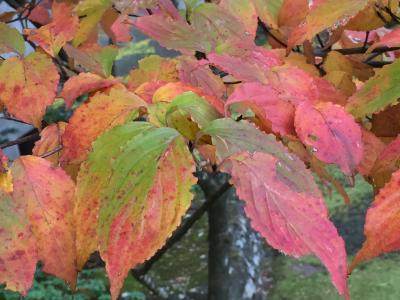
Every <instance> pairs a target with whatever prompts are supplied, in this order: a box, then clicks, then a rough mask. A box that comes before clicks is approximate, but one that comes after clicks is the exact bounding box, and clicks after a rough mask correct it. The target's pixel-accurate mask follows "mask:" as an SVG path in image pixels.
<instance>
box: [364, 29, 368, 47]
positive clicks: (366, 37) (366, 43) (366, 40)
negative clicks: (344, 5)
mask: <svg viewBox="0 0 400 300" xmlns="http://www.w3.org/2000/svg"><path fill="white" fill-rule="evenodd" d="M368 39H369V31H367V33H366V34H365V40H364V45H363V48H365V49H366V48H367V47H368Z"/></svg>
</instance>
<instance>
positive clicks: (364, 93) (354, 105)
mask: <svg viewBox="0 0 400 300" xmlns="http://www.w3.org/2000/svg"><path fill="white" fill-rule="evenodd" d="M399 82H400V59H397V60H396V61H394V62H393V63H392V64H390V65H387V66H385V67H383V68H382V69H380V70H377V71H376V73H375V76H373V77H372V78H370V79H369V80H368V81H367V82H365V83H364V85H363V86H362V88H361V89H360V90H358V91H357V92H356V93H355V94H354V95H353V96H351V97H350V99H349V103H348V104H347V107H346V109H347V111H349V112H350V113H351V114H352V115H353V116H354V117H356V118H362V117H365V116H367V115H371V114H374V113H377V112H380V111H382V110H384V109H385V108H386V107H388V106H389V105H393V104H396V103H397V99H398V98H399V97H400V85H399Z"/></svg>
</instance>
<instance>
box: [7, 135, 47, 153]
mask: <svg viewBox="0 0 400 300" xmlns="http://www.w3.org/2000/svg"><path fill="white" fill-rule="evenodd" d="M38 139H39V133H33V134H30V135H27V136H24V137H22V138H19V139H16V140H14V141H9V142H5V143H2V144H0V149H4V148H7V147H11V146H14V145H19V144H23V143H26V142H30V141H36V140H38Z"/></svg>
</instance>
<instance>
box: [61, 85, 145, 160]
mask: <svg viewBox="0 0 400 300" xmlns="http://www.w3.org/2000/svg"><path fill="white" fill-rule="evenodd" d="M145 106H146V103H145V102H144V101H143V100H142V99H140V98H139V97H137V96H136V95H135V94H133V93H130V92H128V91H124V90H119V89H115V88H114V89H111V91H110V93H109V94H104V93H97V94H95V95H94V96H93V97H91V98H90V99H89V101H88V102H86V103H84V104H83V105H81V106H79V107H78V108H77V110H76V111H75V112H74V114H73V115H72V117H71V118H70V120H69V123H68V125H67V127H66V128H65V132H64V135H63V136H62V142H63V145H64V153H63V155H62V157H61V161H62V162H63V163H69V164H71V163H73V164H77V163H80V162H82V161H83V160H85V159H86V156H87V153H88V151H89V150H90V148H91V145H92V142H94V140H95V139H96V138H97V137H98V136H99V135H100V134H101V133H102V132H104V131H105V130H107V129H109V128H111V127H113V126H116V125H119V124H122V123H125V122H126V121H128V120H129V119H133V117H134V116H138V109H139V108H140V107H145Z"/></svg>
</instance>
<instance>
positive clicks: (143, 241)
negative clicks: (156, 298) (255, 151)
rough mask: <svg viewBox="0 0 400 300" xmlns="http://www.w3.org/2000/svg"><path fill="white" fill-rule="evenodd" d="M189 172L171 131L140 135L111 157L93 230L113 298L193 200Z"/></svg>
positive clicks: (183, 148)
mask: <svg viewBox="0 0 400 300" xmlns="http://www.w3.org/2000/svg"><path fill="white" fill-rule="evenodd" d="M97 163H102V164H104V161H98V162H97ZM194 171H195V164H194V161H193V158H192V156H191V153H190V152H189V150H188V147H187V145H186V144H185V142H184V139H183V138H182V136H180V134H179V133H178V132H177V131H176V130H175V129H172V128H156V129H154V130H147V131H145V132H142V133H141V134H138V135H136V136H135V137H133V138H132V139H131V140H129V141H127V144H126V145H125V146H124V147H123V148H122V151H121V152H120V153H119V154H118V155H116V157H115V160H114V161H113V162H112V175H111V177H110V179H109V180H108V181H107V182H108V184H106V185H105V186H104V187H103V189H102V191H101V196H102V197H101V200H100V211H99V216H98V230H97V237H98V241H99V248H100V249H99V250H100V254H101V256H102V258H103V259H104V261H105V262H106V269H107V273H108V277H109V278H110V283H111V294H112V298H113V299H116V297H117V296H118V294H119V290H120V288H121V287H122V285H123V281H124V279H125V277H126V276H127V274H128V273H129V270H130V269H131V268H133V267H135V266H136V265H137V264H139V263H142V262H144V261H145V260H146V259H149V258H150V257H151V256H153V255H154V253H155V252H156V251H157V250H158V249H159V248H161V247H162V246H163V245H164V243H165V241H166V240H167V238H168V237H169V236H170V235H171V233H172V232H173V231H174V230H175V229H176V227H177V226H178V225H179V224H180V222H181V219H182V217H183V215H184V214H185V212H186V210H187V209H188V207H189V206H190V203H191V200H192V198H193V195H192V193H191V192H190V189H191V187H192V185H193V184H195V182H196V180H195V177H194V176H193V174H192V173H193V172H194Z"/></svg>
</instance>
